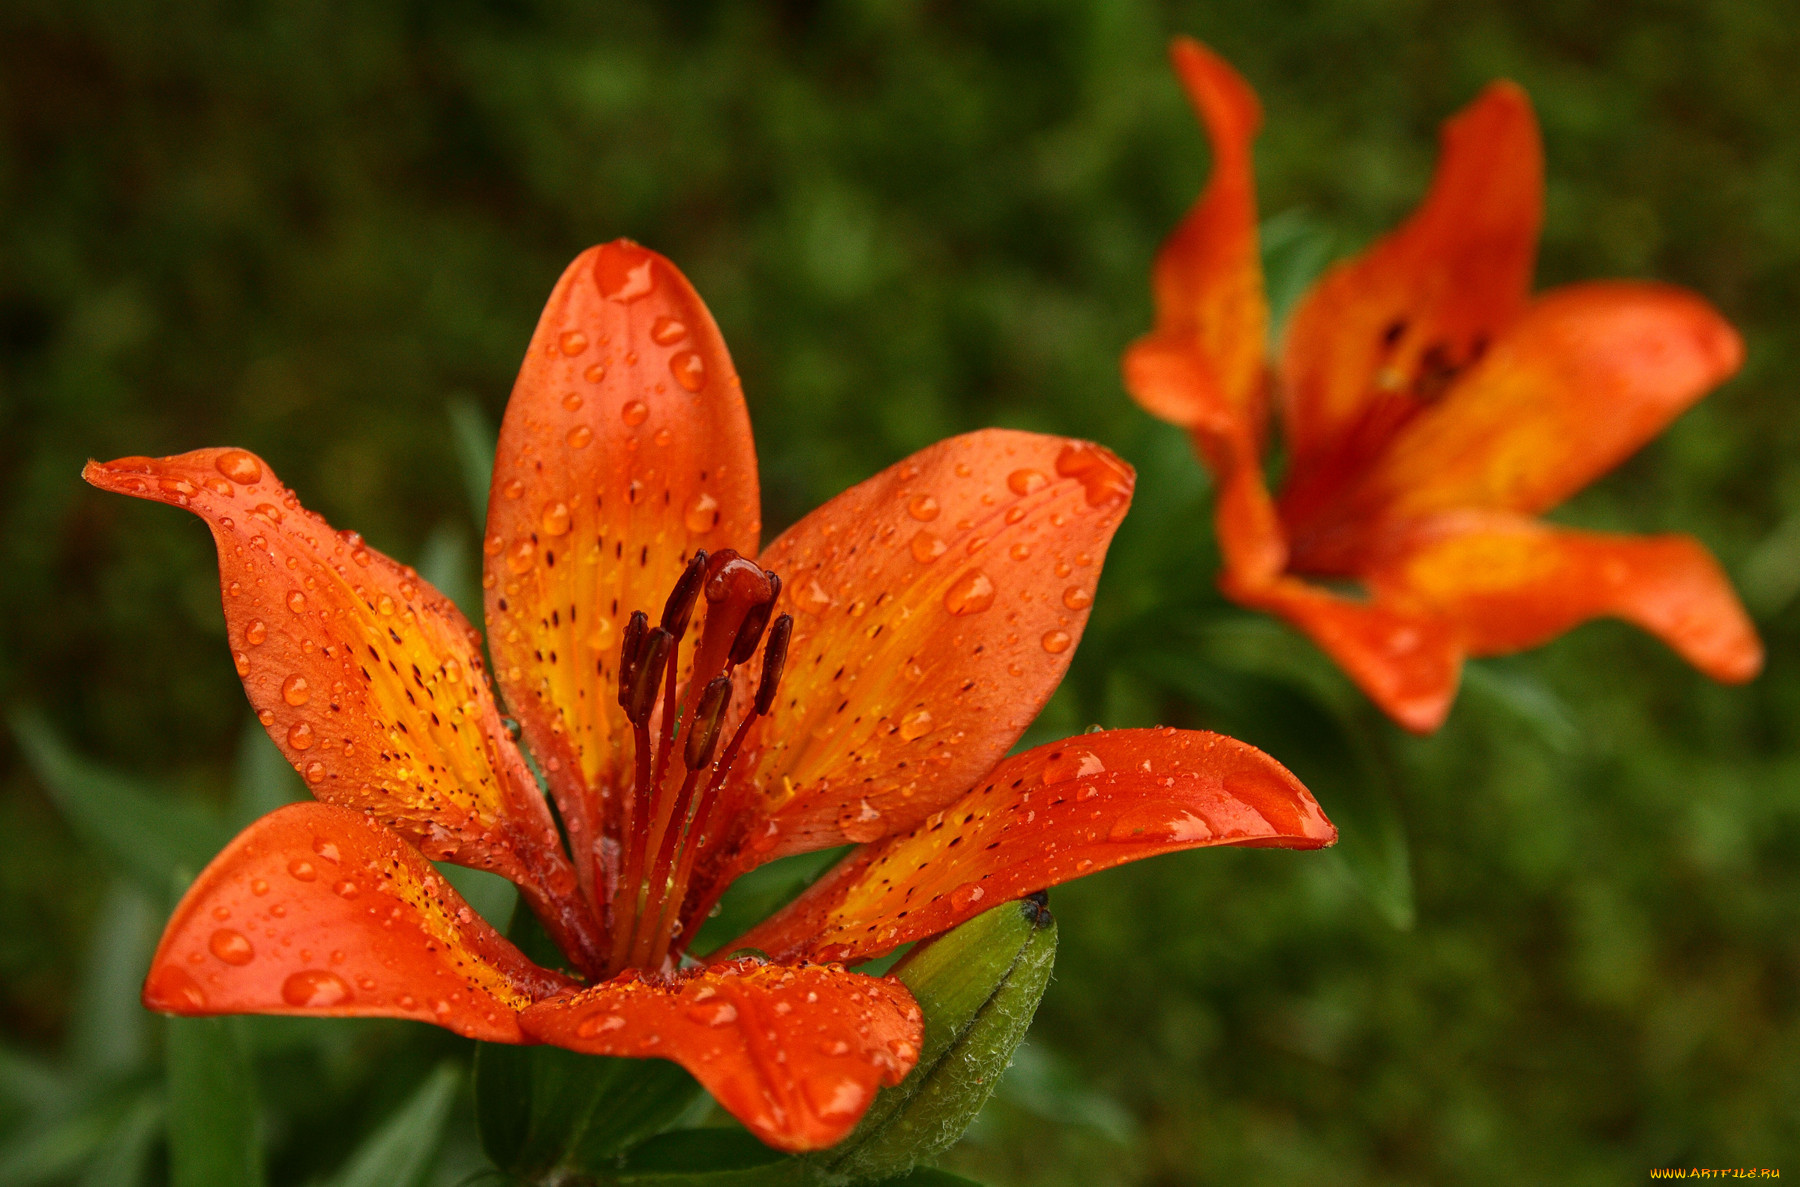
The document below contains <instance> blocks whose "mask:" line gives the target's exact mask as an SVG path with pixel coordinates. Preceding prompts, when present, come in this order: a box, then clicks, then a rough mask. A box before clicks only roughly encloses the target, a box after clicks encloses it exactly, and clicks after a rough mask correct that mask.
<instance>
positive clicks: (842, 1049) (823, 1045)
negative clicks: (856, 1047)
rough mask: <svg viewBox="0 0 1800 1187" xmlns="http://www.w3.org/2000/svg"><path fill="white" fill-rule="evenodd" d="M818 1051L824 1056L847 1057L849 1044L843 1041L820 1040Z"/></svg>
mask: <svg viewBox="0 0 1800 1187" xmlns="http://www.w3.org/2000/svg"><path fill="white" fill-rule="evenodd" d="M819 1050H820V1051H821V1052H823V1053H824V1054H826V1055H848V1054H849V1053H850V1044H849V1043H846V1042H845V1041H844V1040H843V1039H822V1040H820V1042H819Z"/></svg>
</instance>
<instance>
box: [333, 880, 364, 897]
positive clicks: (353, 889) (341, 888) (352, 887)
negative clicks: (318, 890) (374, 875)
mask: <svg viewBox="0 0 1800 1187" xmlns="http://www.w3.org/2000/svg"><path fill="white" fill-rule="evenodd" d="M331 889H332V892H333V893H335V894H336V895H337V896H338V897H339V898H355V897H356V896H357V895H359V894H361V893H362V887H360V886H358V885H357V884H356V883H354V882H352V881H351V880H350V879H348V878H345V879H344V880H343V881H341V882H339V883H337V884H336V885H334V886H333V887H332V888H331Z"/></svg>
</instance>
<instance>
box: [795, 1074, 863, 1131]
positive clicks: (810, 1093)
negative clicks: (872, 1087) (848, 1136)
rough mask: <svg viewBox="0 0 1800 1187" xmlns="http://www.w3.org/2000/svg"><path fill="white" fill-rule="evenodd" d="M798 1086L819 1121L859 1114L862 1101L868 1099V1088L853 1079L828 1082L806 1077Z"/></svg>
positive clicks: (861, 1108)
mask: <svg viewBox="0 0 1800 1187" xmlns="http://www.w3.org/2000/svg"><path fill="white" fill-rule="evenodd" d="M800 1088H801V1091H802V1092H804V1093H805V1094H806V1103H808V1104H810V1105H811V1106H812V1108H813V1112H814V1113H815V1114H817V1115H818V1117H819V1119H820V1120H821V1121H835V1120H837V1119H839V1118H847V1117H856V1116H859V1115H860V1114H861V1113H862V1110H863V1103H864V1102H865V1101H867V1100H868V1099H869V1090H868V1089H867V1088H864V1087H863V1086H862V1085H861V1084H859V1083H857V1082H856V1081H855V1080H839V1081H837V1082H836V1083H828V1082H827V1081H822V1080H814V1079H806V1080H802V1081H801V1082H800Z"/></svg>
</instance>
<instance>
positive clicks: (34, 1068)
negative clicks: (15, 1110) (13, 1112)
mask: <svg viewBox="0 0 1800 1187" xmlns="http://www.w3.org/2000/svg"><path fill="white" fill-rule="evenodd" d="M69 1089H70V1084H69V1079H68V1076H67V1074H66V1073H64V1072H63V1071H62V1069H60V1068H56V1067H52V1066H51V1065H50V1064H48V1063H45V1062H44V1061H43V1060H41V1059H36V1058H34V1057H32V1056H30V1055H26V1054H25V1053H23V1052H21V1051H15V1050H13V1049H12V1048H11V1047H6V1046H0V1101H4V1102H5V1103H7V1104H10V1105H15V1106H25V1107H29V1108H34V1109H35V1108H41V1107H43V1105H44V1104H45V1102H47V1101H53V1100H55V1099H56V1098H58V1097H60V1096H62V1095H63V1094H64V1093H66V1092H68V1091H69Z"/></svg>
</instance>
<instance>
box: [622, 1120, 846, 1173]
mask: <svg viewBox="0 0 1800 1187" xmlns="http://www.w3.org/2000/svg"><path fill="white" fill-rule="evenodd" d="M617 1176H618V1182H619V1183H620V1184H622V1185H627V1184H628V1185H630V1187H786V1185H788V1184H795V1185H798V1184H804V1183H807V1182H810V1181H811V1180H810V1168H809V1166H808V1164H807V1162H806V1161H805V1160H804V1159H800V1158H794V1157H792V1156H790V1155H787V1154H783V1153H782V1152H781V1151H779V1150H773V1149H770V1148H769V1147H768V1146H765V1145H763V1144H762V1143H761V1142H759V1141H757V1140H756V1139H755V1138H754V1137H752V1136H751V1135H750V1134H748V1133H746V1132H744V1131H743V1130H741V1129H677V1130H671V1131H670V1132H668V1133H664V1134H659V1135H657V1136H656V1137H653V1138H651V1139H650V1140H649V1141H647V1142H645V1143H643V1144H642V1145H640V1146H638V1147H637V1148H636V1149H635V1150H633V1151H632V1152H631V1153H630V1154H629V1155H627V1156H626V1157H625V1158H624V1159H622V1160H621V1162H620V1164H619V1169H618V1171H617Z"/></svg>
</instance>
